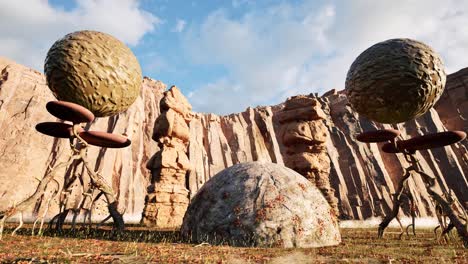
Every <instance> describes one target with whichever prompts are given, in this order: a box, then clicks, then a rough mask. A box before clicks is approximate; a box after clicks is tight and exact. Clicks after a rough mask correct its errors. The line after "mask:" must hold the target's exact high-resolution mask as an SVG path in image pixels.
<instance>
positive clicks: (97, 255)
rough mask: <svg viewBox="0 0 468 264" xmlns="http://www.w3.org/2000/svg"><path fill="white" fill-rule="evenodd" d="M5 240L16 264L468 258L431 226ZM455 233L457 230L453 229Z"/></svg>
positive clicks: (4, 251) (23, 235)
mask: <svg viewBox="0 0 468 264" xmlns="http://www.w3.org/2000/svg"><path fill="white" fill-rule="evenodd" d="M9 227H10V228H9V229H7V230H6V231H7V232H8V234H6V235H5V236H4V238H3V240H2V241H0V261H2V262H7V263H10V262H14V263H47V262H53V263H56V262H58V263H76V262H77V263H83V262H84V263H148V262H153V263H287V264H294V263H468V254H467V250H466V249H464V248H463V246H462V244H461V243H460V242H459V241H458V239H457V238H452V239H451V243H450V244H449V245H447V244H443V245H442V244H438V243H437V242H436V241H435V239H434V234H433V232H432V230H430V229H419V230H417V235H416V237H414V236H411V237H406V236H404V237H403V239H402V240H399V239H398V236H399V232H398V231H397V230H395V229H389V230H388V231H387V232H386V236H385V238H384V239H377V238H376V236H377V231H376V230H375V229H350V228H346V229H342V237H343V242H342V243H341V244H340V245H339V246H334V247H326V248H319V249H313V248H312V249H277V248H242V247H229V246H212V245H208V244H200V245H196V244H189V243H183V242H181V239H180V237H179V236H178V234H177V233H175V232H170V231H148V230H144V229H143V228H142V227H138V226H133V227H132V226H131V227H129V228H128V230H127V231H126V232H125V233H124V234H123V235H122V236H120V237H112V236H111V235H110V232H109V231H108V230H94V231H92V232H89V231H78V232H71V231H70V230H66V231H65V233H63V234H61V235H60V236H59V235H56V234H52V233H47V232H46V233H45V234H44V236H42V237H38V236H31V235H30V233H31V229H30V228H28V227H25V228H23V229H22V230H21V231H20V232H19V233H18V234H17V235H16V236H11V235H10V233H11V231H12V229H11V228H12V227H13V226H9ZM454 236H456V235H455V233H454Z"/></svg>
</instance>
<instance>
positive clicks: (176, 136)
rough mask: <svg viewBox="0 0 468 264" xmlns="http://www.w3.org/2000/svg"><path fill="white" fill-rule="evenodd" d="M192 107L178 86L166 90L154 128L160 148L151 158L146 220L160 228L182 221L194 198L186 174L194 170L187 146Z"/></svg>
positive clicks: (175, 225)
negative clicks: (191, 195) (191, 196)
mask: <svg viewBox="0 0 468 264" xmlns="http://www.w3.org/2000/svg"><path fill="white" fill-rule="evenodd" d="M191 110H192V106H191V105H190V104H189V102H188V101H187V99H186V98H185V97H184V96H183V95H182V93H181V92H180V91H179V89H178V88H177V87H175V86H172V87H171V89H169V90H168V91H166V92H164V97H163V99H162V100H161V115H160V116H159V117H158V119H156V123H155V125H154V131H153V139H154V140H155V141H157V142H158V145H159V147H160V150H159V152H157V153H156V154H155V155H154V156H153V157H152V158H151V160H150V161H149V162H148V169H150V170H151V175H152V177H151V185H150V187H149V188H148V195H147V197H146V206H145V210H144V213H143V219H142V221H143V223H145V224H148V225H154V226H155V227H158V228H175V227H179V226H180V225H181V224H182V219H183V217H184V214H185V211H186V210H187V206H188V204H189V202H190V200H189V190H188V189H187V187H186V179H185V175H186V174H187V171H189V170H190V162H189V159H188V156H187V146H188V144H189V138H190V130H189V127H188V123H189V122H190V120H191V119H192V113H191Z"/></svg>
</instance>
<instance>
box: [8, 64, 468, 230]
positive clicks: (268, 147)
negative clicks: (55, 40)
mask: <svg viewBox="0 0 468 264" xmlns="http://www.w3.org/2000/svg"><path fill="white" fill-rule="evenodd" d="M164 90H165V85H164V84H162V83H161V82H157V81H153V80H151V79H148V78H146V79H144V80H143V86H142V89H141V93H140V96H139V97H138V99H137V101H136V102H135V104H134V105H132V107H131V108H130V109H129V110H128V111H127V112H125V113H122V114H120V115H118V116H114V117H111V118H99V119H97V120H96V121H95V122H94V123H93V124H91V129H92V130H101V131H107V132H112V133H119V134H125V135H127V136H128V137H129V138H130V139H131V140H132V145H131V146H130V147H128V148H125V149H119V150H116V149H102V150H101V149H100V148H97V147H96V148H94V147H90V149H89V152H88V155H89V158H90V160H92V161H93V163H94V164H93V165H94V166H95V168H96V169H98V170H100V171H101V172H102V174H103V176H104V177H105V179H106V180H107V181H109V182H110V183H112V186H113V188H114V190H115V191H116V192H117V194H118V200H119V206H120V207H121V208H119V210H121V211H125V215H124V218H125V220H126V222H130V221H132V220H133V221H139V220H140V219H141V215H142V214H141V213H142V212H143V208H144V204H145V203H144V201H145V197H146V193H147V187H148V186H151V185H152V183H154V182H156V178H157V177H156V176H154V177H155V178H153V180H154V181H151V178H152V176H151V171H150V170H148V169H147V168H146V165H147V163H148V161H149V160H150V158H151V157H152V156H153V155H154V154H155V153H157V152H158V151H159V150H160V148H159V147H158V142H157V141H155V140H153V139H152V137H153V129H154V125H155V120H156V118H157V117H158V116H159V115H160V101H161V99H162V97H163V93H164ZM306 98H316V99H317V100H318V101H319V102H320V105H321V108H322V110H323V112H324V113H325V116H326V119H323V120H322V122H323V123H324V125H325V127H326V129H327V130H328V131H327V132H326V133H328V134H329V136H328V137H327V139H326V141H325V143H324V144H325V147H326V148H325V149H326V152H327V153H328V156H329V159H330V182H331V187H332V188H333V189H335V196H336V197H337V198H338V208H339V211H340V216H341V218H342V219H363V218H367V217H370V216H376V215H382V211H387V210H389V208H391V205H392V201H391V194H392V193H393V192H394V185H395V183H396V182H397V180H398V179H399V177H401V176H402V174H403V168H404V167H405V166H407V164H406V161H405V160H404V158H403V157H401V156H399V155H394V154H386V153H382V152H381V150H380V149H379V145H378V144H364V143H359V142H357V141H356V140H355V136H356V135H357V134H358V133H360V132H361V131H368V130H372V129H377V128H381V127H385V128H389V126H388V125H384V126H382V125H379V124H376V123H373V122H370V121H369V120H367V119H365V118H363V117H361V116H358V115H356V114H355V113H354V112H353V111H352V109H351V108H349V106H348V104H347V100H346V96H345V95H344V94H342V93H340V92H336V91H330V92H328V93H327V94H326V95H324V96H322V97H316V96H313V95H310V96H306ZM50 100H54V98H53V96H52V94H51V92H50V91H49V89H48V88H47V87H46V84H45V79H44V76H43V75H42V74H40V73H38V72H36V71H33V70H31V69H28V68H26V67H23V66H21V65H18V64H16V63H14V62H12V61H9V60H6V59H3V58H0V166H1V168H2V169H0V181H1V183H2V184H0V201H1V203H0V210H2V209H5V208H6V207H8V206H10V205H12V204H13V203H15V202H16V203H18V202H20V201H22V200H23V199H25V198H26V197H28V196H29V195H30V194H31V193H32V192H33V191H34V190H35V188H36V186H37V184H38V181H37V180H36V179H35V177H38V178H42V177H43V175H44V174H45V173H46V171H47V167H48V166H49V165H50V166H53V165H54V164H58V163H59V162H61V161H63V159H64V158H65V154H67V153H62V152H64V151H68V149H69V147H68V146H67V144H68V142H67V141H66V140H60V139H56V140H54V139H52V138H50V137H46V136H42V135H41V134H39V133H37V132H36V131H35V130H34V126H35V125H36V124H37V123H38V122H43V121H56V120H55V119H54V118H53V117H51V116H50V115H49V114H48V113H47V112H46V111H45V110H44V109H45V108H44V106H45V104H46V102H47V101H50ZM177 100H178V99H177ZM307 100H309V99H307ZM183 104H184V103H182V105H183ZM187 104H188V103H187ZM467 104H468V69H463V70H461V71H459V72H457V73H454V74H451V75H449V76H448V78H447V84H446V90H445V93H444V94H443V95H442V97H441V99H440V100H439V102H438V103H437V105H436V108H435V109H436V110H437V112H436V111H434V110H431V111H430V112H428V113H427V114H425V115H424V116H421V117H420V118H418V119H416V120H414V121H411V122H407V123H404V124H403V125H401V126H400V127H399V129H400V130H401V131H402V132H403V137H406V135H411V136H415V135H420V134H426V133H431V132H438V131H443V130H445V127H446V128H447V129H451V130H464V131H467V130H468V121H467V120H468V118H467V117H468V112H467V111H468V105H467ZM176 105H177V103H176ZM285 107H286V104H280V105H276V106H267V107H257V108H248V109H247V110H246V111H244V112H242V113H237V114H231V115H228V116H217V115H214V114H201V113H196V114H194V115H193V118H192V119H191V120H190V119H187V118H183V121H181V120H180V118H177V117H175V116H176V115H177V116H180V115H179V114H168V115H166V118H168V119H170V120H175V119H177V121H175V122H176V124H175V127H177V128H175V130H174V137H177V138H179V139H182V140H185V142H187V139H188V141H189V142H190V145H189V146H188V149H187V153H188V157H190V166H191V168H192V170H190V171H189V172H188V176H187V179H186V182H185V183H186V186H188V188H187V187H186V186H184V188H185V189H183V190H184V191H181V192H182V193H184V194H187V192H186V190H187V189H188V190H189V192H190V193H189V194H188V195H189V196H190V197H193V196H194V195H195V193H196V192H197V190H198V189H199V188H200V187H201V186H202V185H203V184H204V183H205V182H206V181H207V180H208V179H209V178H211V177H212V176H213V175H215V174H216V173H218V172H219V171H221V170H223V169H224V168H227V167H229V166H231V165H233V164H236V163H240V162H247V161H268V162H274V163H279V164H282V165H284V164H285V162H286V163H287V162H288V161H287V159H288V158H287V157H288V156H289V155H287V149H288V148H291V146H286V145H285V144H284V142H285V140H284V138H285V136H284V135H283V134H282V132H281V131H282V130H284V128H282V127H285V126H286V125H287V123H284V124H285V125H283V124H280V122H279V121H278V116H279V115H280V112H281V111H283V109H285ZM164 109H165V111H166V110H167V109H168V108H167V107H166V108H164ZM171 109H173V111H174V112H177V113H180V111H178V110H176V109H177V107H175V108H171ZM286 109H287V108H286ZM171 115H172V117H171ZM188 120H190V122H189V128H190V129H189V132H187V130H186V127H185V126H184V125H183V123H184V122H185V123H186V122H188ZM172 124H173V125H174V123H172ZM179 126H180V127H179ZM288 126H289V125H288ZM317 126H321V125H317ZM182 127H184V128H185V130H184V129H182ZM311 129H312V128H311ZM184 131H185V132H184ZM171 133H172V132H171ZM307 133H308V132H307ZM317 133H319V132H317ZM317 133H315V132H312V130H311V135H313V136H312V137H314V138H315V139H314V140H315V141H317V142H318V141H323V139H320V140H319V139H317V137H319V138H320V133H319V134H317ZM155 138H156V139H159V136H156V137H155ZM286 138H289V136H286ZM293 138H294V137H293ZM286 142H287V140H286ZM182 145H184V147H186V145H185V144H182ZM296 146H297V147H298V146H300V144H297V145H296ZM316 146H317V145H314V147H316ZM321 146H323V145H321ZM321 148H322V147H320V149H321ZM467 148H468V142H467V140H465V141H462V142H461V143H458V144H455V145H453V146H450V147H445V148H440V149H433V150H430V151H423V152H420V153H419V154H417V155H418V156H417V157H418V159H420V160H421V164H422V165H423V166H424V170H425V171H426V172H427V173H429V174H433V175H435V174H438V175H441V178H442V179H443V181H442V182H440V183H439V186H440V187H441V188H452V189H454V192H455V194H456V195H457V197H458V198H459V199H460V200H461V201H462V202H464V203H465V204H466V202H467V200H468V197H467V196H468V192H467V191H466V190H467V188H468V186H467V180H466V177H467V174H468V154H467ZM316 149H317V148H316ZM324 151H325V150H324ZM171 153H174V152H171ZM175 153H177V152H175ZM150 164H154V163H150ZM325 165H327V164H325ZM187 166H188V165H187ZM326 167H327V166H323V169H324V170H325V168H326ZM151 168H153V166H151ZM311 169H312V166H311ZM82 171H83V169H82V168H81V167H80V166H77V167H71V168H67V169H63V170H62V171H61V172H60V174H59V175H61V176H60V177H59V178H62V179H63V178H65V179H68V180H67V185H68V184H69V188H70V189H69V190H68V191H66V192H64V193H61V196H62V198H61V201H62V202H66V203H64V204H63V205H64V206H65V207H66V208H70V209H73V208H77V207H79V206H80V204H81V203H85V204H86V205H85V206H84V207H89V206H90V205H89V202H90V200H91V197H92V198H95V195H96V194H93V196H90V198H86V197H89V195H87V194H86V193H87V191H89V189H87V187H85V188H83V187H82V186H83V185H82V184H81V183H79V182H78V181H72V180H71V179H73V177H72V176H73V174H74V173H80V172H82ZM154 173H155V170H153V174H154ZM171 173H172V172H171ZM172 175H173V176H172V178H171V177H169V178H165V179H164V180H162V181H163V182H164V181H168V182H169V183H170V184H173V183H176V185H177V186H182V185H183V184H182V178H184V179H185V174H184V177H182V174H179V175H177V174H174V173H173V174H172ZM59 178H58V179H59ZM409 184H410V187H411V190H412V192H414V193H415V197H416V198H415V199H416V200H415V201H416V204H417V210H418V215H419V216H425V215H432V214H433V207H432V202H431V200H430V199H429V197H428V195H427V193H424V192H422V193H420V194H416V192H418V190H420V189H423V188H421V187H420V186H422V185H421V184H422V181H420V180H419V179H417V177H416V178H415V180H411V181H410V182H409ZM156 185H157V184H156ZM62 186H63V182H60V186H59V187H60V188H62ZM84 186H86V183H85V185H84ZM51 188H52V187H51ZM150 189H151V188H150ZM155 190H156V189H155ZM51 191H52V190H51ZM150 191H152V192H153V193H154V191H153V190H150ZM172 191H173V190H171V192H172ZM83 193H85V194H83ZM167 194H168V192H166V200H167V199H169V201H170V199H171V198H170V197H171V195H167ZM47 195H48V194H47ZM66 197H68V198H66ZM161 199H163V198H162V197H161ZM181 199H182V198H181ZM183 201H186V200H183ZM43 206H44V204H42V205H39V204H38V206H37V208H31V212H34V213H35V214H41V213H42V210H43ZM58 207H59V203H58V200H57V199H56V200H54V201H53V202H52V204H51V209H50V210H49V216H53V215H54V214H56V213H57V212H58ZM94 208H95V214H94V216H95V217H96V218H97V219H102V218H104V217H106V216H107V212H106V211H107V210H106V208H105V203H100V202H98V203H97V204H96V205H95V207H94ZM403 211H405V212H409V208H403ZM163 215H164V214H163ZM181 215H183V212H181ZM165 217H166V218H167V216H165Z"/></svg>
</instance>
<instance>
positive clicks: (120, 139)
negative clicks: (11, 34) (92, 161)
mask: <svg viewBox="0 0 468 264" xmlns="http://www.w3.org/2000/svg"><path fill="white" fill-rule="evenodd" d="M80 137H81V138H82V139H84V140H85V141H86V142H87V143H88V144H90V145H93V146H98V147H105V148H125V147H128V146H130V144H131V143H132V142H131V141H130V139H128V138H127V137H124V136H122V135H117V134H111V133H107V132H102V131H85V132H81V133H80Z"/></svg>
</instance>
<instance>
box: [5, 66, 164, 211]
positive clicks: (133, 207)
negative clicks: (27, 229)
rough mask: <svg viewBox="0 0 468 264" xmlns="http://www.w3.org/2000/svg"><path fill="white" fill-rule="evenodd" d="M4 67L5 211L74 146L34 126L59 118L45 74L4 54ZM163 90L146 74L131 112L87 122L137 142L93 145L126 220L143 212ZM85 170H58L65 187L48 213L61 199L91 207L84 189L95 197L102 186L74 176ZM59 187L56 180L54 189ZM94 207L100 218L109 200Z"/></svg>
mask: <svg viewBox="0 0 468 264" xmlns="http://www.w3.org/2000/svg"><path fill="white" fill-rule="evenodd" d="M0 72H1V73H0V76H1V77H0V80H1V81H0V165H1V168H2V169H0V181H1V182H2V184H0V200H1V201H2V202H1V203H0V210H4V209H6V208H7V207H9V206H11V205H13V204H15V203H16V204H17V203H19V202H21V201H22V200H24V199H26V198H27V197H28V196H30V195H31V194H32V193H33V192H34V191H35V189H36V186H37V185H38V183H39V182H38V180H36V178H38V179H41V178H42V177H43V176H44V175H45V173H46V171H47V170H48V169H47V168H48V166H52V167H53V166H54V165H55V164H58V163H59V162H61V161H64V160H65V159H66V156H67V155H68V154H69V146H68V141H67V140H63V139H54V138H51V137H47V136H45V135H42V134H40V133H38V132H36V131H35V129H34V127H35V125H36V124H37V123H39V122H46V121H58V120H57V119H55V118H54V117H53V116H52V115H50V114H49V113H48V112H47V111H46V109H45V105H46V103H47V102H48V101H52V100H56V99H55V98H54V97H53V95H52V92H51V91H50V90H49V89H48V87H47V85H46V82H45V78H44V76H43V75H42V74H41V73H39V72H37V71H34V70H31V69H28V68H26V67H24V66H21V65H18V64H16V63H14V62H12V61H10V60H7V59H4V58H0ZM164 90H165V85H164V84H162V83H161V82H158V81H153V80H151V79H148V78H145V79H144V80H143V82H142V87H141V91H140V95H139V97H138V98H137V100H136V101H135V103H134V104H133V105H132V106H131V107H130V108H129V109H128V110H127V111H126V112H124V113H121V114H119V115H116V116H113V117H109V118H98V119H96V120H95V122H93V123H92V124H89V125H88V126H89V127H90V129H92V130H99V131H107V132H112V133H119V134H124V135H126V136H127V137H128V138H129V139H130V140H131V141H132V145H131V146H129V147H127V148H124V149H106V148H99V147H89V150H88V159H89V160H90V162H92V164H93V166H94V168H96V170H98V171H100V172H101V174H102V175H103V177H104V178H105V179H106V180H107V181H108V182H109V183H111V185H112V187H113V189H114V191H115V192H116V193H117V200H118V202H119V210H120V211H121V212H125V215H124V218H125V219H126V220H135V219H139V218H140V217H141V213H142V211H143V207H144V198H145V194H146V187H147V186H148V184H149V179H150V174H149V171H148V170H147V169H146V167H145V164H146V162H147V161H148V160H149V158H150V157H151V155H152V154H154V153H155V152H156V151H157V150H158V146H157V144H156V142H153V141H152V140H151V135H152V128H153V124H154V121H155V120H156V117H157V116H158V115H159V101H160V99H161V98H162V94H163V92H164ZM83 171H84V170H83V168H82V166H81V165H78V166H76V164H73V165H72V166H70V167H69V168H66V169H63V170H62V171H60V172H59V174H58V176H57V177H56V179H57V180H58V181H59V183H60V186H59V189H60V190H63V191H64V192H63V193H61V195H60V196H58V197H57V198H56V199H54V200H53V202H52V204H51V209H50V210H49V213H48V216H47V217H51V216H53V215H55V214H56V213H58V207H59V204H62V205H63V206H65V208H68V209H73V210H74V209H78V208H80V205H81V204H82V203H83V204H84V209H86V207H89V206H90V205H89V200H90V198H86V197H88V196H89V195H83V194H86V193H88V192H91V197H93V198H95V197H96V195H97V191H95V192H92V190H90V189H89V186H88V183H87V182H84V183H83V184H81V183H80V182H79V180H77V179H76V178H75V177H73V175H74V173H82V172H83ZM85 178H87V179H89V177H85ZM64 180H65V182H64ZM54 188H55V185H54V184H52V185H51V187H50V191H52V189H54ZM46 195H50V193H47V194H46ZM94 208H95V210H94V214H93V215H94V218H95V219H102V218H104V217H106V216H107V208H106V204H105V202H104V201H98V202H97V204H95V205H94ZM43 210H44V203H42V204H40V203H38V204H37V206H36V207H35V208H31V209H30V211H29V212H28V213H31V214H35V215H36V214H40V215H41V214H42V211H43Z"/></svg>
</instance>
